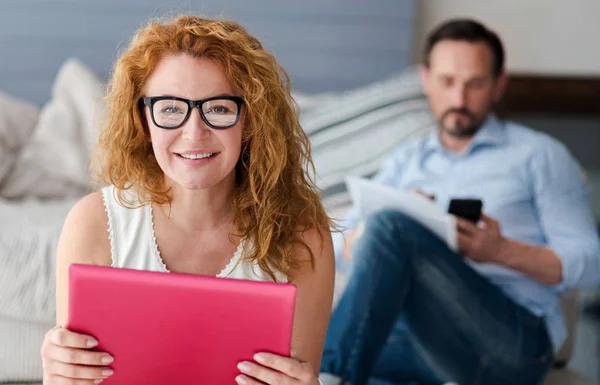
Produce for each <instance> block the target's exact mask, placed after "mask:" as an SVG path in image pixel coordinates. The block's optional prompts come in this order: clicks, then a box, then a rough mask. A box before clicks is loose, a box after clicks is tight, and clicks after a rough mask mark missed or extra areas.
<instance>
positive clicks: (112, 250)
mask: <svg viewBox="0 0 600 385" xmlns="http://www.w3.org/2000/svg"><path fill="white" fill-rule="evenodd" d="M109 191H110V190H108V189H102V200H103V201H104V211H105V212H106V216H107V217H108V226H107V227H106V228H107V231H108V239H109V241H110V260H111V262H110V266H111V267H117V266H116V264H115V255H117V250H116V249H115V242H114V237H113V233H114V231H113V226H112V223H113V218H112V214H111V210H110V209H109V207H108V205H109V204H110V203H109V202H108V196H107V194H109V193H110V192H109ZM113 191H114V190H113Z"/></svg>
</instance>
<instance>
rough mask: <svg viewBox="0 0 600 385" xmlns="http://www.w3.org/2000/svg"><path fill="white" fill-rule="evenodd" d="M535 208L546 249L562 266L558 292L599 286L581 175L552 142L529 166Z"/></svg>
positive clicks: (598, 259)
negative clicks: (551, 252) (550, 251)
mask: <svg viewBox="0 0 600 385" xmlns="http://www.w3.org/2000/svg"><path fill="white" fill-rule="evenodd" d="M532 165H533V167H532V173H533V175H532V178H533V180H534V186H533V188H534V195H535V204H536V208H537V210H538V217H539V220H540V224H541V226H542V229H543V231H544V234H545V238H546V244H547V246H548V247H549V248H550V249H551V250H552V251H553V252H554V253H555V254H556V255H557V256H558V258H560V260H561V262H562V282H561V283H560V284H558V285H556V289H557V290H558V291H564V290H566V289H569V288H574V287H578V288H589V287H593V286H595V285H597V284H598V283H600V240H599V238H598V230H597V228H596V221H595V219H594V216H593V213H592V210H591V206H590V203H589V191H588V188H587V186H586V185H585V183H584V177H583V171H582V168H581V167H580V165H579V164H578V163H577V161H576V160H575V159H574V158H573V156H572V155H571V154H570V153H569V151H568V150H567V149H566V148H565V147H564V146H563V145H562V144H560V143H558V142H554V141H551V142H549V143H548V146H546V147H545V148H544V150H543V151H540V153H539V154H536V157H535V158H534V160H533V162H532Z"/></svg>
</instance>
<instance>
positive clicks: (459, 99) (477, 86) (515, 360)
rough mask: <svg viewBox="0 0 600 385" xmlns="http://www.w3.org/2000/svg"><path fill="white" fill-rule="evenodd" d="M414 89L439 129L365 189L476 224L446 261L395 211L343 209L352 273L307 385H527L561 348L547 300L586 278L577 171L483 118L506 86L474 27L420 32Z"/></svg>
mask: <svg viewBox="0 0 600 385" xmlns="http://www.w3.org/2000/svg"><path fill="white" fill-rule="evenodd" d="M422 81H423V86H424V90H425V92H426V94H427V95H428V98H429V103H430V106H431V110H432V112H433V114H434V115H435V117H436V119H437V120H438V122H439V124H438V126H439V129H438V130H436V131H435V132H433V133H432V135H430V136H429V137H426V138H423V139H420V140H417V141H415V142H412V143H408V144H406V145H403V146H401V147H400V148H398V149H397V150H396V151H395V152H394V153H393V155H392V156H391V157H390V158H389V159H388V160H387V161H386V162H384V164H383V166H382V169H381V170H380V172H379V173H378V174H377V175H376V176H375V177H374V180H375V181H377V182H379V183H382V184H385V185H389V186H392V187H395V188H399V189H406V190H414V189H418V190H421V191H422V192H423V193H424V194H427V195H432V196H434V197H435V202H436V203H437V204H439V205H440V206H442V207H444V208H446V207H447V206H448V203H449V201H450V200H451V199H452V198H467V197H473V198H479V199H481V200H482V201H483V205H484V207H483V211H484V213H483V214H482V216H481V219H480V221H479V222H478V223H477V224H474V223H472V222H470V221H468V220H466V219H461V218H458V219H457V227H458V245H459V252H458V253H455V252H453V251H452V250H451V249H450V248H448V246H447V245H446V244H445V243H444V242H443V241H442V240H440V239H439V238H438V237H436V236H435V235H434V234H433V233H432V232H430V231H429V230H427V229H426V228H424V227H423V226H421V225H419V224H418V223H417V222H415V221H414V220H412V219H411V218H410V217H408V216H406V215H403V214H402V213H400V212H396V211H390V210H388V211H383V212H379V213H376V214H374V215H372V216H370V217H368V218H359V216H358V211H357V210H356V209H354V210H353V211H352V212H351V214H350V215H349V217H348V219H347V226H348V227H349V228H350V232H349V234H346V245H345V250H346V251H347V252H348V253H351V254H348V255H347V257H348V258H350V256H351V259H352V263H353V266H352V273H351V276H350V278H349V282H348V286H347V287H346V291H345V292H344V294H343V296H342V298H341V299H340V302H339V304H338V306H337V308H336V309H335V311H334V313H333V315H332V318H331V321H330V324H329V330H328V334H327V339H326V343H325V350H324V355H323V360H322V364H321V372H322V375H321V380H322V382H323V383H324V384H326V385H327V384H340V383H343V384H347V383H350V384H353V385H361V384H364V383H366V382H367V380H368V379H369V378H380V379H384V380H387V381H388V382H392V383H396V384H398V383H402V384H403V383H411V384H412V383H414V382H411V381H416V382H417V383H419V384H440V383H444V382H449V381H453V382H456V383H458V384H461V385H468V384H475V383H477V384H485V385H495V384H502V385H511V384H521V385H523V384H529V385H535V384H541V383H542V381H543V379H544V377H545V375H546V373H547V372H548V370H549V369H550V368H551V367H552V365H553V355H554V353H555V352H556V351H557V350H558V349H559V348H560V347H561V345H562V344H563V342H564V340H565V337H566V331H565V325H564V319H563V315H562V313H561V303H560V298H559V296H560V293H561V292H562V291H564V290H565V289H568V288H572V287H583V286H594V285H595V284H596V283H598V280H599V279H600V242H599V240H598V235H597V233H596V230H595V226H594V219H593V215H592V213H591V210H590V207H589V203H588V200H587V195H586V191H585V187H584V185H583V182H582V170H581V169H580V167H579V165H578V164H577V162H576V161H575V160H574V159H573V157H572V156H571V155H570V153H569V152H568V150H567V149H566V148H565V147H564V146H563V145H562V144H561V143H559V142H558V141H556V140H554V139H552V138H551V137H549V136H547V135H545V134H542V133H540V132H537V131H534V130H532V129H530V128H527V127H524V126H521V125H518V124H514V123H508V122H503V121H501V120H499V119H498V118H497V117H496V116H494V114H493V113H492V112H491V111H492V108H493V107H494V105H495V104H496V103H497V102H498V101H499V100H500V98H501V96H502V94H503V91H504V89H505V86H506V82H507V79H506V74H505V72H504V51H503V47H502V43H501V41H500V39H499V38H498V36H497V35H496V34H495V33H493V32H491V31H489V30H488V29H486V28H485V27H484V26H483V25H481V24H479V23H477V22H474V21H470V20H456V21H451V22H448V23H446V24H444V25H442V26H441V27H439V29H437V30H436V31H434V32H433V33H432V35H431V36H430V37H429V39H428V41H427V46H426V48H425V63H424V66H423V69H422ZM361 219H364V220H365V222H364V227H363V226H360V228H363V229H364V230H361V231H360V234H356V232H353V231H352V229H356V228H357V225H358V223H359V221H360V220H361ZM353 238H354V239H355V240H354V242H352V239H353Z"/></svg>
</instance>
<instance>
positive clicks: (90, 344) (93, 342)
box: [87, 338, 98, 348]
mask: <svg viewBox="0 0 600 385" xmlns="http://www.w3.org/2000/svg"><path fill="white" fill-rule="evenodd" d="M87 346H89V347H90V348H93V347H94V346H98V341H96V340H95V339H93V338H90V339H89V340H87Z"/></svg>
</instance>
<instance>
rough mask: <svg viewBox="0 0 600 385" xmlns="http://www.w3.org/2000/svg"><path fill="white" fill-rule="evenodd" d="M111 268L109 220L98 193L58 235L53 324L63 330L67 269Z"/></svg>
mask: <svg viewBox="0 0 600 385" xmlns="http://www.w3.org/2000/svg"><path fill="white" fill-rule="evenodd" d="M73 263H81V264H87V265H103V266H108V265H110V264H111V255H110V240H109V236H108V217H107V215H106V212H105V211H104V201H103V199H102V193H101V192H95V193H92V194H90V195H88V196H86V197H85V198H83V199H81V200H80V201H79V202H77V203H76V204H75V205H74V206H73V208H72V209H71V211H70V212H69V215H67V218H66V220H65V223H64V225H63V228H62V232H61V234H60V239H59V241H58V248H57V252H56V324H57V325H59V326H65V325H66V322H67V315H68V299H69V266H71V264H73Z"/></svg>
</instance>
